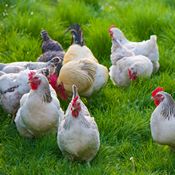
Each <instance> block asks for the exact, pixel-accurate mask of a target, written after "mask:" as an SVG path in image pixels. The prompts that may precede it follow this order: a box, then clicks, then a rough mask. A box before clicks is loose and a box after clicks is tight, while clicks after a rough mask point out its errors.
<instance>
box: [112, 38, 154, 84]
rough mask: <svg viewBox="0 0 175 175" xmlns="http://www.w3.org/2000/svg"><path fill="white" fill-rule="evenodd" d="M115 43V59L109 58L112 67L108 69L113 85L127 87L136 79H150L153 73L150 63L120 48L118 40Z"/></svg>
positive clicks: (140, 56)
mask: <svg viewBox="0 0 175 175" xmlns="http://www.w3.org/2000/svg"><path fill="white" fill-rule="evenodd" d="M115 42H116V46H117V48H116V50H117V49H118V48H119V51H118V52H116V54H115V58H114V57H113V58H111V62H112V63H113V65H112V66H111V67H110V72H109V75H110V78H111V80H112V82H113V84H114V85H118V86H128V85H129V84H130V82H131V81H133V80H135V79H137V78H138V77H147V78H148V77H150V76H151V74H152V72H153V65H152V63H151V61H150V60H149V59H148V58H147V57H145V56H143V55H137V56H135V55H134V53H133V52H131V51H129V50H128V49H127V48H126V47H125V46H122V45H121V44H120V42H119V41H118V40H115Z"/></svg>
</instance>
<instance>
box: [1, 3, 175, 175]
mask: <svg viewBox="0 0 175 175" xmlns="http://www.w3.org/2000/svg"><path fill="white" fill-rule="evenodd" d="M72 23H79V24H80V25H81V26H82V28H83V31H84V38H85V41H86V45H87V46H88V47H89V48H90V49H91V50H92V52H93V53H94V55H95V56H96V58H97V59H98V60H99V62H100V63H102V64H104V65H106V66H107V67H108V68H109V67H110V64H111V63H110V48H111V40H110V37H109V34H108V28H109V27H110V26H111V25H112V24H115V25H116V26H117V27H119V28H120V29H121V30H122V31H123V32H124V33H125V35H126V36H127V37H128V38H129V39H130V40H133V41H141V40H146V39H149V37H150V35H152V34H156V35H157V38H158V45H159V52H160V70H159V72H158V73H156V74H154V75H152V77H151V78H150V79H149V80H145V79H142V80H138V81H136V82H133V83H132V84H131V86H130V87H128V88H118V87H115V86H114V85H113V84H112V83H111V81H110V80H109V81H108V83H107V85H106V86H105V87H104V88H103V89H102V90H101V91H100V92H98V93H96V94H94V95H93V96H92V97H90V98H89V99H87V100H86V99H83V100H84V101H85V103H86V105H87V107H88V109H89V111H90V113H91V114H92V115H93V116H94V118H95V120H96V122H97V124H98V127H99V131H100V140H101V147H100V150H99V152H98V155H97V156H96V157H95V159H94V160H93V161H92V162H91V167H90V168H89V167H88V166H87V165H86V164H81V163H78V162H73V163H71V162H70V161H68V160H66V159H65V158H64V157H63V156H62V154H61V152H60V150H59V148H58V146H57V143H56V135H54V134H53V135H48V136H45V137H42V138H39V139H32V140H29V139H24V138H21V137H20V136H19V134H18V132H17V130H16V127H15V124H14V123H12V122H11V118H10V116H9V115H8V114H7V113H5V112H4V111H3V110H2V109H0V113H1V116H0V174H6V175H10V174H15V175H16V174H19V175H21V174H25V175H27V174H49V175H50V174H60V175H63V174H64V175H69V174H72V175H74V174H76V175H82V174H83V175H93V174H94V175H108V174H109V175H115V174H124V175H125V174H127V175H128V174H138V175H142V174H143V175H146V174H148V175H158V174H161V175H162V174H163V175H164V174H174V173H175V167H174V164H175V154H174V153H173V152H172V151H171V150H170V149H169V148H168V147H167V146H160V145H158V144H156V143H154V142H153V140H152V138H151V133H150V125H149V121H150V116H151V113H152V112H153V110H154V109H155V106H154V104H153V102H152V101H151V99H150V96H151V91H152V90H153V89H154V88H156V87H157V86H163V87H164V88H165V90H166V91H167V92H169V93H171V94H172V95H173V97H174V98H175V95H174V88H175V68H174V63H175V58H174V55H175V44H174V43H175V36H174V35H175V28H174V24H175V1H171V0H157V1H154V0H146V1H142V0H132V1H131V0H126V1H122V0H99V1H98V0H76V1H75V0H45V1H41V0H37V1H35V0H28V1H27V0H24V1H22V0H20V1H18V0H1V1H0V62H12V61H17V60H18V61H22V60H31V61H35V60H36V59H37V57H38V56H39V55H40V54H41V37H40V31H41V30H42V29H45V30H47V31H48V33H49V34H50V36H51V37H52V38H54V39H55V40H57V41H59V42H60V43H61V44H62V46H63V48H64V49H65V50H66V49H67V48H68V47H69V45H70V42H71V36H70V34H68V33H67V34H65V33H64V32H65V30H66V28H67V27H68V26H69V25H70V24H72ZM61 104H62V107H63V108H64V109H66V107H67V104H66V103H64V104H63V103H62V102H61Z"/></svg>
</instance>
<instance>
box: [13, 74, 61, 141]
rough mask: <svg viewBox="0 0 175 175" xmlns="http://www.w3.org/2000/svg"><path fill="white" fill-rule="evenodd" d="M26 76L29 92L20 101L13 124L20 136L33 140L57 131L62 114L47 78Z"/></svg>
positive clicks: (35, 75) (37, 75) (33, 75)
mask: <svg viewBox="0 0 175 175" xmlns="http://www.w3.org/2000/svg"><path fill="white" fill-rule="evenodd" d="M28 76H29V83H30V88H31V90H30V92H29V93H27V94H24V95H23V96H22V98H21V100H20V108H19V110H18V112H17V114H16V118H15V123H16V127H17V130H18V131H19V133H20V135H21V136H23V137H28V138H33V137H38V136H41V135H43V134H45V133H47V132H48V131H52V130H55V129H57V127H58V122H59V117H61V118H63V115H64V113H63V111H62V109H61V107H60V103H59V101H58V99H57V97H56V92H55V91H54V90H53V88H52V87H51V86H50V85H49V82H48V80H47V78H46V77H45V76H44V75H42V74H37V73H35V72H30V73H29V75H28Z"/></svg>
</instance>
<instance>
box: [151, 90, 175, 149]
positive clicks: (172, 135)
mask: <svg viewBox="0 0 175 175" xmlns="http://www.w3.org/2000/svg"><path fill="white" fill-rule="evenodd" d="M152 99H153V100H154V103H155V105H156V106H157V107H156V108H155V110H154V111H153V113H152V115H151V121H150V126H151V134H152V138H153V140H154V141H156V142H157V143H159V144H162V145H169V146H170V147H172V148H173V149H175V102H174V100H173V98H172V96H171V95H170V94H168V93H167V92H164V91H163V88H161V87H158V88H156V89H155V90H154V91H153V92H152Z"/></svg>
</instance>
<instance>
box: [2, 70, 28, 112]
mask: <svg viewBox="0 0 175 175" xmlns="http://www.w3.org/2000/svg"><path fill="white" fill-rule="evenodd" d="M28 73H29V70H28V69H27V70H24V71H21V72H19V73H9V74H4V75H2V76H0V104H1V106H2V107H3V109H4V110H5V111H6V112H8V113H10V114H13V115H15V114H16V111H17V109H18V107H19V101H20V99H21V97H22V95H23V94H25V93H27V92H29V90H30V87H29V85H28V78H27V77H28Z"/></svg>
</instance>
